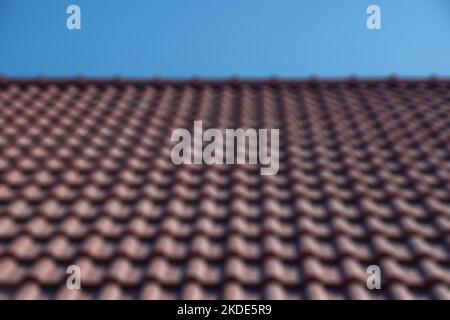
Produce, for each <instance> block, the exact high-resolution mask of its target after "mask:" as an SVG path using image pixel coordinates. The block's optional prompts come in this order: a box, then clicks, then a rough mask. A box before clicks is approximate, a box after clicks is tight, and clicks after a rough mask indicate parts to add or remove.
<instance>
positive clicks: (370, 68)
mask: <svg viewBox="0 0 450 320" xmlns="http://www.w3.org/2000/svg"><path fill="white" fill-rule="evenodd" d="M70 4H77V5H79V6H80V7H81V15H82V16H81V19H82V29H81V30H79V31H70V30H68V29H67V28H66V19H67V16H68V15H67V14H66V7H67V6H68V5H70ZM370 4H378V5H379V6H380V7H381V11H382V28H383V29H382V30H377V31H369V30H368V29H367V28H366V18H367V14H366V8H367V6H368V5H370ZM449 13H450V1H448V0H371V1H366V0H344V1H338V0H281V1H280V0H278V1H276V0H258V1H255V0H226V1H219V0H176V1H175V0H159V1H156V0H127V1H123V0H108V1H106V0H103V1H100V0H79V1H75V0H72V1H66V0H39V1H29V0H1V2H0V74H3V75H6V76H14V77H34V76H37V75H45V76H49V77H72V76H76V75H81V74H82V75H84V76H88V77H110V76H117V75H121V76H124V77H130V78H136V77H145V78H148V77H154V76H161V77H170V78H189V77H192V76H200V77H206V78H211V77H213V78H224V77H229V76H235V75H238V76H241V77H270V76H279V77H300V78H303V77H308V76H311V75H316V76H321V77H345V76H349V75H358V76H386V75H391V74H393V73H395V74H397V75H399V76H429V75H432V74H435V75H440V76H450V19H449V17H450V15H449Z"/></svg>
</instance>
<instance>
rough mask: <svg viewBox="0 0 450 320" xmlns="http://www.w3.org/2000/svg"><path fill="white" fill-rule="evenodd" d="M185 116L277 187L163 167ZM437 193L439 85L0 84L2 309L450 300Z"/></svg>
mask: <svg viewBox="0 0 450 320" xmlns="http://www.w3.org/2000/svg"><path fill="white" fill-rule="evenodd" d="M194 120H202V121H203V126H204V127H217V128H239V127H243V128H269V129H270V128H280V130H281V131H280V170H279V172H278V174H277V175H275V176H261V175H260V174H259V168H258V166H257V165H209V166H208V165H180V166H176V165H174V164H172V162H171V160H170V152H171V148H172V146H173V143H172V142H170V134H171V132H172V130H173V129H175V128H192V126H193V122H194ZM449 183H450V85H449V83H448V82H443V81H411V82H408V81H395V80H386V81H383V80H380V81H373V82H371V81H355V80H349V81H333V82H321V81H317V80H313V81H303V82H301V81H299V82H296V81H290V82H288V81H268V82H264V81H262V82H245V81H229V82H217V83H214V82H202V81H198V80H197V81H192V82H179V83H176V82H173V83H171V82H164V81H155V82H141V83H137V82H131V81H130V82H127V81H116V82H94V81H88V80H80V81H78V82H76V81H74V82H71V81H68V82H57V81H54V82H52V81H28V82H15V81H6V80H3V81H2V82H1V84H0V298H5V299H37V298H41V299H46V298H48V299H69V298H93V299H107V298H117V299H122V298H123V299H125V298H130V299H164V298H169V299H171V298H185V299H201V298H221V299H234V298H244V299H246V298H256V299H279V298H282V299H284V298H293V299H320V298H325V299H327V298H328V299H334V298H337V299H360V298H381V299H405V298H427V299H450V192H449V191H450V184H449ZM73 264H76V265H79V266H80V267H81V272H82V277H81V279H82V280H81V283H82V290H69V289H67V288H66V279H67V274H66V268H67V266H69V265H73ZM372 264H376V265H379V266H380V267H381V272H382V289H381V290H368V289H367V288H366V279H367V276H368V275H367V274H366V268H367V266H369V265H372Z"/></svg>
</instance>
